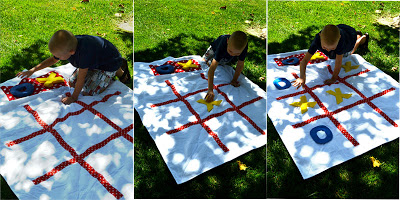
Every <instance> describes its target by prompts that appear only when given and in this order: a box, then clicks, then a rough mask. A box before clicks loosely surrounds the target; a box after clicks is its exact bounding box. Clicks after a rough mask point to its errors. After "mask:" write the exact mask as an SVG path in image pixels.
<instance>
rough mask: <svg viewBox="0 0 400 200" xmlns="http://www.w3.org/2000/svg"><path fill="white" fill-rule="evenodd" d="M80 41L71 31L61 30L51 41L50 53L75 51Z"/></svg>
mask: <svg viewBox="0 0 400 200" xmlns="http://www.w3.org/2000/svg"><path fill="white" fill-rule="evenodd" d="M77 45H78V40H77V39H76V37H75V36H74V34H72V33H71V32H70V31H66V30H59V31H57V32H55V33H54V34H53V36H52V37H51V39H50V41H49V50H50V52H62V53H67V52H69V51H72V50H75V49H76V46H77Z"/></svg>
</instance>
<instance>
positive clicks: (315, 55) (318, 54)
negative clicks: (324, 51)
mask: <svg viewBox="0 0 400 200" xmlns="http://www.w3.org/2000/svg"><path fill="white" fill-rule="evenodd" d="M316 59H325V57H324V56H322V55H321V53H319V52H316V53H315V54H314V55H313V56H312V57H311V59H310V60H316Z"/></svg>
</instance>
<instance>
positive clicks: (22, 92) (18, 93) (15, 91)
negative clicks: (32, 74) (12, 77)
mask: <svg viewBox="0 0 400 200" xmlns="http://www.w3.org/2000/svg"><path fill="white" fill-rule="evenodd" d="M34 90H35V87H34V86H33V85H32V84H30V83H22V84H19V85H16V86H14V87H12V88H11V89H10V93H11V94H12V95H14V96H15V97H18V98H21V97H26V96H29V95H31V94H32V93H33V91H34Z"/></svg>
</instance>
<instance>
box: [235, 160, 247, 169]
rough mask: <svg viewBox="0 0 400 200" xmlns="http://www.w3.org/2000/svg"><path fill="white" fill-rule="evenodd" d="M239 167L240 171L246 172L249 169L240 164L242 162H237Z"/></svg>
mask: <svg viewBox="0 0 400 200" xmlns="http://www.w3.org/2000/svg"><path fill="white" fill-rule="evenodd" d="M236 162H237V163H238V165H239V169H240V170H246V169H247V168H248V167H247V166H246V164H244V163H242V162H240V160H238V161H236Z"/></svg>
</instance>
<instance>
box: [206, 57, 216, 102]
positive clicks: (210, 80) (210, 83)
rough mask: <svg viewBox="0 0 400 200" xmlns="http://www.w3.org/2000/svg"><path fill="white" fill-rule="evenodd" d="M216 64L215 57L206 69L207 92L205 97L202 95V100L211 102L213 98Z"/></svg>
mask: <svg viewBox="0 0 400 200" xmlns="http://www.w3.org/2000/svg"><path fill="white" fill-rule="evenodd" d="M217 66H218V61H216V60H215V59H213V60H212V62H211V65H210V68H209V69H208V92H207V94H206V97H204V100H206V101H207V102H211V101H213V100H214V92H213V89H214V72H215V69H217Z"/></svg>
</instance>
